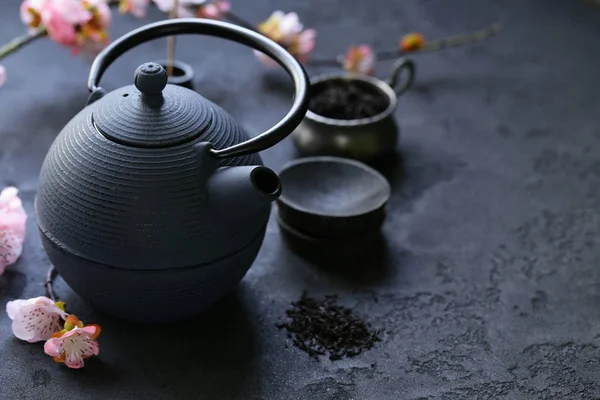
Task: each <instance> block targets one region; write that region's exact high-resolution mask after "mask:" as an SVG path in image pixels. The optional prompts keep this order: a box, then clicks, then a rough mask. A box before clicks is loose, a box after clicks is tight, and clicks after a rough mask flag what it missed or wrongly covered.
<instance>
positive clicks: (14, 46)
mask: <svg viewBox="0 0 600 400" xmlns="http://www.w3.org/2000/svg"><path fill="white" fill-rule="evenodd" d="M47 33H48V32H47V31H46V29H39V30H37V31H35V32H33V33H26V34H25V35H21V36H18V37H16V38H14V39H13V40H11V41H10V42H8V43H7V44H5V45H4V46H2V47H0V60H2V59H3V58H4V57H6V56H8V55H9V54H11V53H14V52H15V51H17V50H19V49H20V48H22V47H24V46H25V45H27V44H29V43H31V42H33V41H34V40H35V39H38V38H40V37H43V36H46V34H47Z"/></svg>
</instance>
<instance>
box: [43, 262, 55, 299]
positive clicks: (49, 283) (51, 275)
mask: <svg viewBox="0 0 600 400" xmlns="http://www.w3.org/2000/svg"><path fill="white" fill-rule="evenodd" d="M57 276H58V271H57V270H56V269H55V268H54V266H51V267H50V268H48V272H47V273H46V280H45V281H44V287H45V288H46V294H47V295H48V297H49V298H50V299H51V300H52V301H54V302H57V301H58V296H57V295H56V293H54V279H56V277H57Z"/></svg>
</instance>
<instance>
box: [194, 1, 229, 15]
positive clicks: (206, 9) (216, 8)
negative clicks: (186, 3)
mask: <svg viewBox="0 0 600 400" xmlns="http://www.w3.org/2000/svg"><path fill="white" fill-rule="evenodd" d="M229 10H231V3H230V2H229V1H227V0H212V1H211V2H210V3H208V4H205V5H202V6H200V7H198V10H197V11H196V16H197V17H199V18H210V19H221V18H222V17H223V14H224V13H226V12H228V11H229Z"/></svg>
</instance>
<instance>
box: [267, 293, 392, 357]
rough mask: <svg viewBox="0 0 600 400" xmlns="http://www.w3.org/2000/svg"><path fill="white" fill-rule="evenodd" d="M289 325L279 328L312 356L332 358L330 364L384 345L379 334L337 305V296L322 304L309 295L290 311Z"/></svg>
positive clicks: (347, 309)
mask: <svg viewBox="0 0 600 400" xmlns="http://www.w3.org/2000/svg"><path fill="white" fill-rule="evenodd" d="M286 315H287V317H288V319H289V322H287V323H283V324H278V325H277V327H278V328H279V329H286V330H287V332H288V337H290V338H291V339H292V343H293V344H294V345H295V346H296V347H298V348H299V349H301V350H303V351H305V352H306V353H308V355H309V356H311V357H313V358H315V359H318V356H323V355H328V356H329V359H330V360H339V359H341V358H344V357H353V356H356V355H358V354H360V353H362V352H363V351H365V350H368V349H370V348H371V347H373V345H374V344H375V342H378V341H380V338H379V332H377V331H372V329H371V326H370V324H368V323H367V322H365V321H364V320H362V319H361V318H359V317H358V316H356V315H354V314H353V313H352V309H350V308H347V307H343V306H340V305H338V304H337V296H335V295H328V296H325V298H324V299H322V300H317V299H314V298H312V297H309V296H308V294H307V293H306V292H304V293H303V294H302V297H301V298H300V300H299V301H296V302H293V303H292V307H291V308H290V309H288V310H287V311H286Z"/></svg>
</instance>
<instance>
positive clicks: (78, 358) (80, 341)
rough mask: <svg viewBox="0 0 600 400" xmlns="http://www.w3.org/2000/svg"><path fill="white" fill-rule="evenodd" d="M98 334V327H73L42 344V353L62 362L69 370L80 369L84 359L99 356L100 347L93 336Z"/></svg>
mask: <svg viewBox="0 0 600 400" xmlns="http://www.w3.org/2000/svg"><path fill="white" fill-rule="evenodd" d="M97 334H99V327H97V326H96V325H88V326H86V327H83V328H78V327H75V328H73V329H72V330H70V331H68V332H66V333H65V334H63V335H62V336H61V337H55V338H51V339H50V340H48V341H47V342H46V343H45V344H44V352H45V353H46V354H48V355H49V356H52V357H54V361H56V362H64V363H65V365H66V366H67V367H69V368H75V369H78V368H82V367H83V366H84V359H85V358H88V357H91V356H94V355H98V354H100V346H99V344H98V341H96V340H95V339H94V337H93V336H96V335H97Z"/></svg>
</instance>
